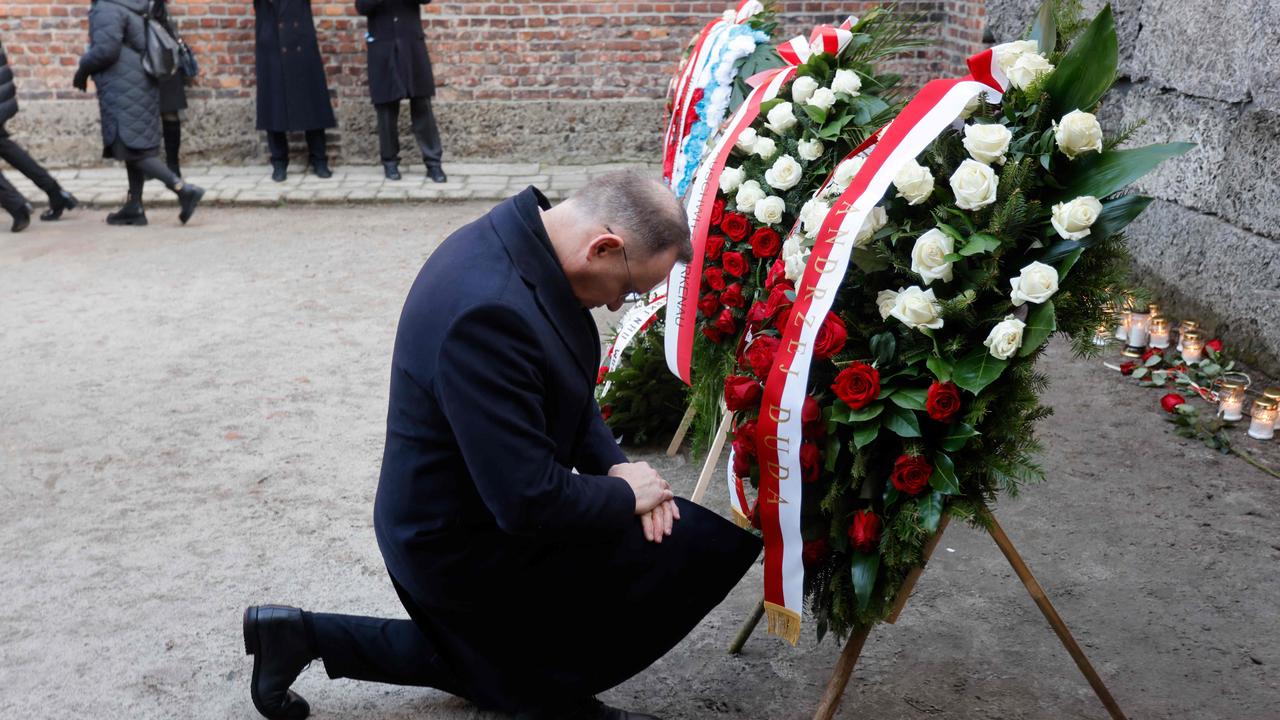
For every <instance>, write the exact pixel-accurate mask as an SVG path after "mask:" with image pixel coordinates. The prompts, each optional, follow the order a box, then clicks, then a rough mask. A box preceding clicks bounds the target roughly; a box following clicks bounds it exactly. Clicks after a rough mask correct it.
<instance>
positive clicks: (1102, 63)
mask: <svg viewBox="0 0 1280 720" xmlns="http://www.w3.org/2000/svg"><path fill="white" fill-rule="evenodd" d="M1119 56H1120V44H1119V42H1118V41H1117V39H1116V23H1115V18H1114V17H1113V16H1112V13H1111V6H1110V5H1107V6H1105V7H1104V8H1102V12H1100V13H1098V15H1097V17H1095V18H1094V19H1093V22H1091V23H1090V24H1089V27H1088V28H1087V29H1086V30H1085V31H1084V34H1082V35H1081V36H1080V37H1079V38H1077V39H1076V41H1075V42H1074V43H1072V44H1071V48H1070V49H1069V50H1067V52H1066V54H1065V55H1063V56H1062V58H1060V59H1059V60H1058V66H1057V69H1056V70H1054V72H1053V73H1051V74H1050V75H1049V77H1048V79H1047V80H1045V82H1044V91H1045V92H1046V93H1048V94H1049V97H1050V98H1051V105H1052V109H1053V115H1054V117H1062V116H1063V115H1066V114H1067V113H1069V112H1071V111H1072V110H1084V111H1089V110H1092V109H1093V106H1094V105H1096V104H1098V101H1099V100H1101V99H1102V96H1103V95H1104V94H1106V92H1107V90H1109V89H1110V88H1111V84H1112V83H1113V82H1115V78H1116V65H1117V63H1118V61H1119Z"/></svg>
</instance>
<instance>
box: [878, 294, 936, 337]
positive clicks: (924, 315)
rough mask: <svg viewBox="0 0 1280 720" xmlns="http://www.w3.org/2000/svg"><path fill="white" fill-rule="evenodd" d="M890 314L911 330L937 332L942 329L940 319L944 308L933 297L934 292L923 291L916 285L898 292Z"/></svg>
mask: <svg viewBox="0 0 1280 720" xmlns="http://www.w3.org/2000/svg"><path fill="white" fill-rule="evenodd" d="M889 314H890V315H892V316H894V317H896V318H898V319H899V320H901V321H902V323H903V324H904V325H906V326H907V327H909V328H922V327H924V328H929V329H930V330H937V329H938V328H940V327H942V318H941V317H939V315H941V314H942V306H941V305H939V304H938V300H937V298H935V297H934V296H933V290H922V289H920V288H918V287H916V286H915V285H912V286H911V287H909V288H905V289H903V290H899V291H898V297H896V298H894V301H893V309H892V310H890V311H889Z"/></svg>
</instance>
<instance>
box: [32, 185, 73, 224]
mask: <svg viewBox="0 0 1280 720" xmlns="http://www.w3.org/2000/svg"><path fill="white" fill-rule="evenodd" d="M79 204H80V201H79V200H76V196H75V195H72V194H71V193H69V192H67V191H66V190H59V191H58V192H57V194H54V195H50V196H49V209H48V210H45V211H44V212H42V213H40V219H41V220H57V219H59V218H61V217H62V213H63V212H65V211H67V210H75V209H76V206H77V205H79Z"/></svg>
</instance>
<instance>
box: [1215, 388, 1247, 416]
mask: <svg viewBox="0 0 1280 720" xmlns="http://www.w3.org/2000/svg"><path fill="white" fill-rule="evenodd" d="M1218 414H1219V415H1221V416H1222V419H1223V420H1239V419H1240V418H1242V417H1244V383H1241V382H1236V381H1234V380H1224V381H1223V382H1222V385H1221V386H1219V388H1218Z"/></svg>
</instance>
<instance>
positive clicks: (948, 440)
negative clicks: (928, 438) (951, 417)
mask: <svg viewBox="0 0 1280 720" xmlns="http://www.w3.org/2000/svg"><path fill="white" fill-rule="evenodd" d="M981 434H982V433H980V432H978V431H977V430H975V429H974V428H973V426H972V425H966V424H965V423H956V424H955V425H952V426H951V427H950V428H949V429H948V430H947V434H946V435H944V436H943V437H942V449H943V450H946V451H947V452H955V451H957V450H960V449H962V448H963V447H964V446H965V445H968V444H969V439H970V438H973V437H977V436H978V435H981Z"/></svg>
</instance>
